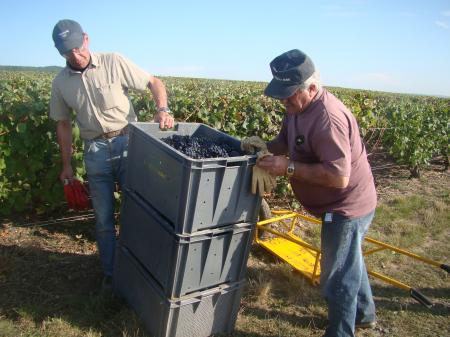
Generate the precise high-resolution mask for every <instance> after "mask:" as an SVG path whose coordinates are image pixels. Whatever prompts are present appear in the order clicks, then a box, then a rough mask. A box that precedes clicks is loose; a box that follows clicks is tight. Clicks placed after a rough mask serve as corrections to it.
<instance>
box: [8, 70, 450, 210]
mask: <svg viewBox="0 0 450 337" xmlns="http://www.w3.org/2000/svg"><path fill="white" fill-rule="evenodd" d="M54 75H55V74H54V73H53V74H52V73H37V72H6V71H3V72H0V205H1V206H0V214H2V215H7V214H11V213H13V212H22V211H33V212H37V213H44V212H47V211H50V210H52V209H54V208H57V207H60V205H61V203H62V200H63V192H62V188H61V184H60V182H59V181H58V178H57V177H58V173H59V170H60V168H61V162H60V156H59V150H58V145H57V143H56V134H55V123H54V122H53V121H52V120H50V119H49V118H48V109H49V99H50V88H51V81H52V78H53V77H54ZM163 81H164V82H165V84H166V87H167V89H168V94H169V105H170V108H171V110H172V111H173V113H174V115H175V118H176V120H177V121H185V122H200V123H205V124H208V125H210V126H212V127H214V128H217V129H219V130H222V131H224V132H226V133H228V134H230V135H232V136H235V137H237V138H242V137H245V136H251V135H258V136H260V137H262V138H263V139H265V140H269V139H271V138H272V137H273V136H275V135H276V134H277V132H278V130H279V126H280V125H281V120H282V118H283V113H284V112H283V107H282V105H281V104H280V102H278V101H276V100H273V99H270V98H267V97H265V96H263V95H262V92H263V89H264V87H265V85H266V84H265V83H260V82H242V81H220V80H202V79H184V78H163ZM328 89H329V90H330V91H331V92H332V93H333V94H335V95H336V96H337V97H339V98H340V99H341V100H342V101H343V102H344V103H345V104H346V105H347V107H349V108H350V109H351V111H352V112H353V113H354V114H355V116H356V117H357V119H358V122H359V125H360V128H361V133H362V135H363V136H364V137H365V139H366V140H368V139H369V140H371V141H372V142H373V143H376V145H377V147H379V148H382V149H383V150H384V151H386V152H387V153H388V154H389V155H390V156H392V158H394V159H395V161H396V162H397V163H398V164H399V165H406V166H407V167H408V168H409V170H410V172H411V175H412V176H413V177H418V176H419V175H420V171H421V170H422V169H425V168H426V167H427V165H428V164H429V162H430V160H432V159H433V158H435V157H439V158H440V159H441V160H442V161H443V162H444V163H445V165H446V168H447V167H448V152H449V142H448V141H449V134H448V130H449V126H450V99H449V98H437V97H427V96H413V95H401V94H389V93H381V92H373V91H363V90H349V89H341V88H328ZM132 101H133V104H134V107H135V110H136V113H137V115H138V119H139V120H140V121H149V120H151V119H152V116H153V114H154V112H155V111H156V106H155V105H154V103H153V101H152V99H151V97H150V93H149V94H148V95H138V94H133V95H132ZM73 153H74V156H73V165H74V168H76V174H77V175H78V176H79V177H83V175H84V168H83V162H82V141H81V139H80V138H79V134H78V132H77V128H76V127H75V125H74V146H73ZM285 185H286V184H280V188H279V189H278V192H279V193H282V192H283V191H282V189H283V187H285Z"/></svg>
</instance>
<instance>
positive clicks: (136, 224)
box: [120, 191, 254, 298]
mask: <svg viewBox="0 0 450 337" xmlns="http://www.w3.org/2000/svg"><path fill="white" fill-rule="evenodd" d="M120 222H121V227H120V244H121V245H123V246H125V247H127V248H128V249H129V250H130V251H131V253H132V254H133V255H134V256H136V258H137V259H138V260H139V262H140V263H141V264H142V265H143V266H144V267H145V268H146V270H147V271H148V272H149V273H150V274H151V275H152V276H153V277H154V278H155V280H156V281H157V282H158V283H159V285H160V286H161V288H162V290H163V292H164V294H165V295H166V296H167V297H169V298H174V297H175V298H176V297H180V296H184V295H186V294H189V293H192V292H194V291H199V290H202V289H206V288H210V287H213V286H216V285H218V284H221V283H226V282H236V281H239V280H241V279H242V278H244V276H245V272H246V269H247V268H246V265H247V259H248V255H249V251H250V246H251V242H252V238H253V229H254V224H251V223H239V224H234V225H230V226H225V227H220V228H216V229H212V230H204V231H200V232H196V233H195V234H192V235H181V234H174V233H173V232H172V231H171V226H170V224H169V222H168V221H167V220H165V219H164V218H163V217H162V216H161V215H160V214H158V212H157V211H156V210H155V209H153V208H152V207H151V206H150V205H148V204H146V203H145V202H144V201H143V200H142V199H141V198H139V196H137V195H136V194H134V193H132V192H127V191H125V193H124V198H123V204H122V212H121V221H120Z"/></svg>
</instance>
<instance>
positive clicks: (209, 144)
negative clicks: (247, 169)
mask: <svg viewBox="0 0 450 337" xmlns="http://www.w3.org/2000/svg"><path fill="white" fill-rule="evenodd" d="M161 140H162V141H163V142H164V143H166V144H167V145H170V146H172V147H173V148H175V149H176V150H178V151H180V152H182V153H184V154H185V155H186V156H188V157H191V158H194V159H205V158H227V157H236V156H240V155H242V154H241V153H239V152H238V151H236V150H235V149H233V148H232V147H231V146H230V145H228V144H225V143H223V144H219V143H217V142H214V141H211V140H209V139H207V138H205V137H200V136H180V135H173V136H171V137H167V138H162V139H161Z"/></svg>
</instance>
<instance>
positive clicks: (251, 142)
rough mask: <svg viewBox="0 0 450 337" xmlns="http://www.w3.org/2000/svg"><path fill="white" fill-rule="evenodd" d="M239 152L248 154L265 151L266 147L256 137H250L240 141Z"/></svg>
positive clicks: (263, 142)
mask: <svg viewBox="0 0 450 337" xmlns="http://www.w3.org/2000/svg"><path fill="white" fill-rule="evenodd" d="M241 150H242V151H245V152H248V153H255V152H256V151H267V145H266V142H265V141H263V140H262V139H261V138H259V137H258V136H252V137H248V138H244V139H243V140H241Z"/></svg>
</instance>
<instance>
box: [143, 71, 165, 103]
mask: <svg viewBox="0 0 450 337" xmlns="http://www.w3.org/2000/svg"><path fill="white" fill-rule="evenodd" d="M148 88H149V89H150V91H151V92H152V95H153V99H154V100H155V103H156V106H157V107H158V108H163V107H167V92H166V87H165V86H164V83H163V82H162V81H161V80H160V79H159V78H156V77H153V78H152V79H151V80H150V82H148Z"/></svg>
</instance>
